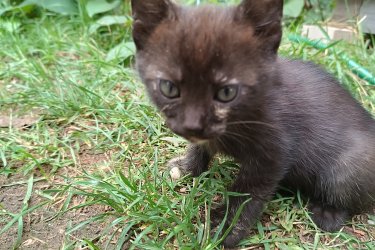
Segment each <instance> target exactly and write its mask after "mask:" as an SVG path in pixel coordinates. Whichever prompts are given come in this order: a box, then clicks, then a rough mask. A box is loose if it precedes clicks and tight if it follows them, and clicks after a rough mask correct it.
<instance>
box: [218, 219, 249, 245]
mask: <svg viewBox="0 0 375 250" xmlns="http://www.w3.org/2000/svg"><path fill="white" fill-rule="evenodd" d="M248 233H249V232H248V230H247V228H246V227H244V226H243V225H241V223H238V224H237V225H235V226H234V228H233V229H232V231H231V232H230V233H229V234H228V236H227V237H226V238H225V240H224V242H223V245H224V247H225V249H228V248H229V249H232V248H235V247H236V246H237V245H238V244H239V243H240V241H241V240H242V239H244V238H245V237H246V236H247V235H248Z"/></svg>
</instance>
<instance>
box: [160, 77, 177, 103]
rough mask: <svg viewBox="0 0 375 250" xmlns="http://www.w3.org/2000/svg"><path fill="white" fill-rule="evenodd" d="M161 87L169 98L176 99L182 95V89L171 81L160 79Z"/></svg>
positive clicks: (162, 91) (161, 90)
mask: <svg viewBox="0 0 375 250" xmlns="http://www.w3.org/2000/svg"><path fill="white" fill-rule="evenodd" d="M159 87H160V92H161V93H162V94H163V95H164V96H165V97H167V98H170V99H174V98H177V97H180V90H179V89H178V87H177V86H176V85H175V84H174V83H173V82H171V81H168V80H163V79H160V80H159Z"/></svg>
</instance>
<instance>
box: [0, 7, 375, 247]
mask: <svg viewBox="0 0 375 250" xmlns="http://www.w3.org/2000/svg"><path fill="white" fill-rule="evenodd" d="M90 24H91V23H90V22H89V21H87V20H83V19H82V18H81V17H62V16H55V15H51V14H48V13H43V14H42V16H41V17H40V18H35V19H28V18H16V17H14V18H8V19H0V46H1V49H0V118H3V119H4V118H12V119H11V120H10V121H9V123H10V125H9V126H2V128H0V166H1V168H0V181H2V184H1V187H0V242H2V246H4V247H5V249H10V248H13V247H14V248H18V247H21V248H28V249H41V248H46V247H52V246H53V247H52V248H54V247H55V248H56V249H57V248H59V249H220V245H219V244H220V238H219V237H218V236H216V237H213V238H211V237H209V235H210V233H209V230H208V228H207V227H206V225H205V221H206V219H207V218H209V211H210V207H211V206H212V205H215V204H217V203H218V202H220V201H221V200H222V197H224V196H226V195H227V194H226V193H225V186H227V185H228V184H229V183H230V182H231V181H232V178H233V176H234V175H233V172H235V171H236V166H235V164H234V163H232V162H231V161H230V160H228V159H216V160H215V161H214V162H213V164H212V168H211V170H210V171H209V172H207V173H205V174H203V175H202V176H200V177H199V178H195V179H192V178H184V179H182V180H180V181H178V182H173V181H171V180H170V178H169V176H168V173H167V170H166V168H165V163H166V161H167V160H168V159H170V158H172V157H174V156H176V154H181V153H182V152H183V149H184V147H185V145H186V143H185V142H184V140H182V139H181V138H178V137H176V136H175V135H173V134H172V133H171V132H170V131H169V130H168V129H167V128H166V127H165V126H164V123H163V120H162V118H161V117H160V116H159V114H158V113H157V112H156V110H155V109H154V108H153V106H152V105H151V104H150V103H149V101H148V100H147V97H145V92H144V89H143V86H142V85H141V83H140V82H139V80H138V79H137V77H136V75H135V73H134V72H133V69H132V63H131V61H129V60H126V61H125V62H122V63H120V61H119V60H114V61H106V60H105V58H106V56H107V53H108V51H109V50H110V49H111V48H113V47H114V46H115V45H117V44H118V43H119V42H121V41H122V40H123V41H125V42H127V41H130V33H129V31H130V26H129V25H130V24H129V23H127V24H126V25H125V26H123V27H111V28H101V29H99V30H98V31H97V32H96V33H94V34H90V33H89V32H88V28H89V25H90ZM9 27H10V28H9ZM286 32H288V31H286ZM334 50H335V52H334V53H332V54H325V51H317V50H315V49H311V48H309V47H306V46H304V45H298V44H292V43H290V42H289V41H288V40H287V39H284V41H283V45H282V47H281V53H282V54H283V55H285V56H288V57H297V58H303V59H306V60H313V61H315V62H316V63H319V64H321V65H322V66H323V67H325V68H326V69H327V70H329V71H330V72H332V73H333V74H335V75H336V76H337V77H338V78H339V79H340V81H341V82H342V83H343V84H344V85H345V86H346V87H347V88H348V89H349V90H350V91H351V92H352V93H353V95H354V96H355V97H356V98H357V99H358V100H359V101H360V102H361V103H363V105H364V106H365V107H366V108H367V109H368V110H369V111H370V112H372V113H373V114H375V106H374V105H375V89H374V87H369V86H368V85H366V83H365V82H364V81H363V80H361V79H359V78H358V77H356V76H355V75H354V74H353V73H351V71H350V70H348V68H347V66H346V65H345V63H344V62H343V61H341V59H340V57H339V56H338V54H339V53H340V52H341V51H345V53H347V54H349V55H350V56H351V57H352V58H353V59H355V60H356V61H357V62H359V63H360V64H362V65H364V66H365V67H367V68H368V69H370V70H371V71H372V72H375V64H374V63H373V62H374V61H375V53H374V51H373V50H371V49H369V50H368V49H366V44H364V43H363V42H361V41H360V40H358V41H357V42H356V43H354V44H347V43H339V44H335V45H334ZM21 118H22V119H25V120H23V122H24V125H25V126H20V127H17V126H15V124H16V122H17V121H19V120H20V119H21ZM11 123H14V124H13V125H14V126H13V125H12V124H11ZM14 195H18V197H20V198H18V200H16V201H14V200H12V199H14ZM1 196H2V197H3V198H1ZM12 197H13V198H12ZM84 215H85V216H84ZM80 216H84V218H83V219H82V218H81V217H80ZM36 218H38V219H39V222H35V220H36ZM61 221H62V222H63V223H62V224H59V223H60V222H61ZM374 221H375V218H374V216H373V215H361V216H357V217H355V218H353V220H352V222H351V223H349V224H348V226H347V227H346V228H345V229H343V230H342V231H340V232H338V233H333V234H329V233H324V232H321V231H319V230H318V229H317V228H316V227H315V225H314V224H313V223H312V222H311V219H310V217H309V214H308V212H307V210H306V206H305V204H304V203H303V202H302V201H301V199H300V197H299V196H298V195H297V196H296V197H281V196H277V197H276V198H275V199H274V200H273V201H272V202H270V203H269V204H268V206H267V208H266V210H265V215H264V216H263V218H262V220H261V221H260V222H259V223H257V225H255V226H254V229H253V233H252V234H251V235H250V236H249V238H247V239H245V240H244V241H243V242H242V243H241V245H242V246H243V247H244V248H246V249H254V248H262V249H263V248H264V249H276V248H277V249H332V248H333V249H373V248H374V241H375V235H374V234H375V230H374V226H373V224H374ZM38 225H41V226H42V227H45V228H47V229H48V225H51V228H52V229H56V232H52V235H55V236H54V237H55V238H52V240H48V239H47V238H48V237H45V236H51V232H50V230H51V229H49V230H47V229H46V230H42V229H40V230H39V231H38V230H35V229H34V228H35V227H36V226H38ZM91 229H92V230H93V229H95V232H92V231H90V230H91ZM58 231H61V232H60V233H57V232H58ZM57 234H58V235H59V236H56V235H57ZM46 239H47V240H46ZM56 242H58V244H57V245H56ZM41 246H43V247H41Z"/></svg>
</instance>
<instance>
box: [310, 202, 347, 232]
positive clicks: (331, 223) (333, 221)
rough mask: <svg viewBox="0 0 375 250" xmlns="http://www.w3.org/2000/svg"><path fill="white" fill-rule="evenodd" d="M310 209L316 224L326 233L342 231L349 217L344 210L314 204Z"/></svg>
mask: <svg viewBox="0 0 375 250" xmlns="http://www.w3.org/2000/svg"><path fill="white" fill-rule="evenodd" d="M309 207H310V211H311V212H312V215H311V218H312V219H313V221H314V222H315V224H316V225H317V226H318V227H319V228H320V229H322V230H323V231H326V232H334V231H338V230H340V228H341V227H343V225H344V224H345V221H346V220H347V219H348V217H349V215H348V212H347V211H345V210H342V209H338V208H334V207H329V206H323V205H321V204H314V203H311V204H310V205H309Z"/></svg>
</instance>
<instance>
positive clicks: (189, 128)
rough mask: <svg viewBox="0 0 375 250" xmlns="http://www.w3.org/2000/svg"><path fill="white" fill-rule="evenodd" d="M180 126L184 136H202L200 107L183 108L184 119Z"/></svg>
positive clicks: (201, 112)
mask: <svg viewBox="0 0 375 250" xmlns="http://www.w3.org/2000/svg"><path fill="white" fill-rule="evenodd" d="M181 125H182V126H181V128H182V130H183V131H184V134H185V135H186V136H197V137H199V136H202V134H203V130H204V126H203V110H202V108H200V107H187V108H186V109H185V117H184V121H183V123H182V124H181Z"/></svg>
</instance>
